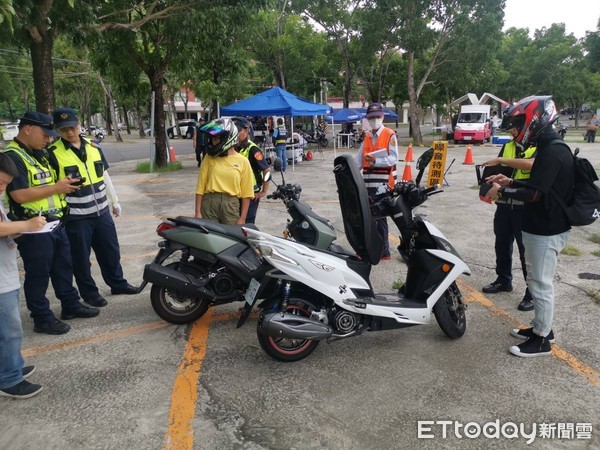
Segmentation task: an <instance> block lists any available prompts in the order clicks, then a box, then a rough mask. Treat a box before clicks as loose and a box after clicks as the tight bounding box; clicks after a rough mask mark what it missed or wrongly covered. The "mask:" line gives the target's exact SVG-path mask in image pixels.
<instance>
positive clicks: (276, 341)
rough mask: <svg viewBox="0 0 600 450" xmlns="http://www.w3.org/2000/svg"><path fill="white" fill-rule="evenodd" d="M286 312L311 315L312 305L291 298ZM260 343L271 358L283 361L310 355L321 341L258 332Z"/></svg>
mask: <svg viewBox="0 0 600 450" xmlns="http://www.w3.org/2000/svg"><path fill="white" fill-rule="evenodd" d="M286 312H288V313H289V314H296V315H298V316H302V317H310V306H309V305H307V304H306V303H305V302H303V301H302V300H299V299H290V301H289V303H288V307H287V309H286ZM256 335H257V336H258V343H259V344H260V346H261V347H262V349H263V350H264V351H265V352H266V353H267V355H269V356H270V357H271V358H273V359H276V360H278V361H283V362H295V361H300V360H301V359H304V358H306V357H307V356H308V355H310V354H311V353H312V352H313V351H314V350H315V348H317V345H319V342H321V341H315V340H313V339H289V338H278V337H272V336H264V335H262V334H261V333H259V332H258V329H257V332H256Z"/></svg>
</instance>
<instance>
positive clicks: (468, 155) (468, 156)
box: [463, 144, 475, 165]
mask: <svg viewBox="0 0 600 450" xmlns="http://www.w3.org/2000/svg"><path fill="white" fill-rule="evenodd" d="M463 164H471V165H472V164H475V163H474V162H473V151H472V150H471V144H469V145H467V153H466V155H465V162H463Z"/></svg>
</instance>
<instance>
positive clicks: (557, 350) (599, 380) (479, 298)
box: [457, 280, 600, 388]
mask: <svg viewBox="0 0 600 450" xmlns="http://www.w3.org/2000/svg"><path fill="white" fill-rule="evenodd" d="M457 284H458V287H459V288H460V290H461V291H463V292H464V293H465V294H466V296H465V300H466V301H473V302H475V303H479V304H480V305H481V306H483V307H485V308H487V309H488V310H489V311H490V312H491V313H492V314H493V315H495V316H498V317H503V318H505V319H508V320H509V321H510V323H511V326H514V327H515V328H524V327H525V326H524V325H523V324H522V323H520V322H519V320H517V319H516V318H515V317H514V316H513V315H512V314H510V313H509V312H507V311H505V310H503V309H502V308H500V307H499V306H497V305H496V304H495V303H494V302H492V301H491V300H490V299H488V298H487V297H486V296H485V295H483V294H482V293H480V292H478V291H476V290H475V289H473V288H472V287H471V286H469V285H468V284H467V283H465V282H464V281H461V280H457ZM552 356H554V358H556V359H557V360H559V361H561V362H563V363H565V364H567V365H568V366H569V367H570V368H571V369H572V370H573V371H574V372H575V373H577V374H578V375H579V376H581V377H583V378H584V379H585V380H587V381H588V382H589V383H590V384H593V385H594V386H596V387H598V388H600V372H598V371H597V370H596V369H594V368H593V367H591V366H589V365H587V364H586V363H584V362H583V361H581V360H580V359H578V358H577V357H576V356H573V355H572V354H570V353H569V352H567V351H566V350H565V349H564V348H562V347H559V346H558V345H557V344H552Z"/></svg>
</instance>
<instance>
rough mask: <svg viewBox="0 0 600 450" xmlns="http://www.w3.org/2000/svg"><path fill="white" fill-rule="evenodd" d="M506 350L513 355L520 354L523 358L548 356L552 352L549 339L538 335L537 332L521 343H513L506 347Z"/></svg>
mask: <svg viewBox="0 0 600 450" xmlns="http://www.w3.org/2000/svg"><path fill="white" fill-rule="evenodd" d="M508 351H509V352H511V353H512V354H513V355H515V356H521V357H525V358H534V357H536V356H550V355H551V354H552V348H551V347H550V341H549V340H548V339H546V338H544V337H542V336H538V335H537V334H534V335H533V336H532V337H530V338H529V339H527V340H526V341H525V342H523V343H522V344H519V345H513V346H512V347H510V348H509V349H508Z"/></svg>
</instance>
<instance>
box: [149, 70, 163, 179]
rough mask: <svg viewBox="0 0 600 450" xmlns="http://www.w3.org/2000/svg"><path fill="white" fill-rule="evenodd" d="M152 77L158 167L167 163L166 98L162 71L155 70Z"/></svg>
mask: <svg viewBox="0 0 600 450" xmlns="http://www.w3.org/2000/svg"><path fill="white" fill-rule="evenodd" d="M152 75H153V76H152V77H149V78H150V85H151V86H152V90H153V91H154V96H155V97H154V134H155V136H154V149H155V150H154V152H155V157H154V160H155V162H156V166H157V167H166V165H167V142H166V138H165V112H164V105H165V98H164V95H163V78H162V74H161V73H160V72H155V73H153V74H152Z"/></svg>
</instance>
